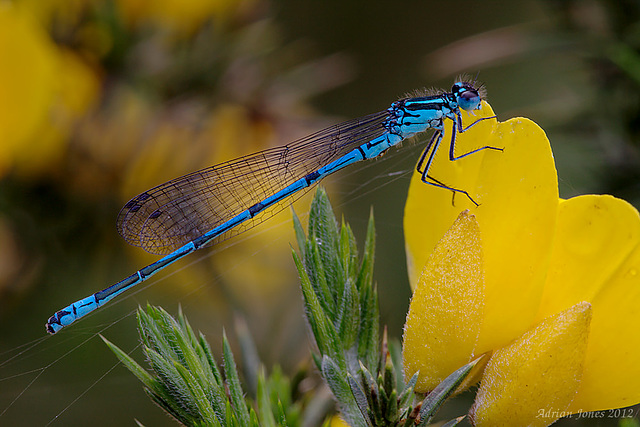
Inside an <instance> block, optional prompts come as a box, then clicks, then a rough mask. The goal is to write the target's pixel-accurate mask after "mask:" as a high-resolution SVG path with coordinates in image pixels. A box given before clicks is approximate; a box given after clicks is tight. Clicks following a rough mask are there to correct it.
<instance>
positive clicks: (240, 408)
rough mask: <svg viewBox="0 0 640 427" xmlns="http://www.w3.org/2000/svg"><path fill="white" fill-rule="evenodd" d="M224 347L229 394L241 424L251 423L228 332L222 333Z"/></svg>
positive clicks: (225, 372)
mask: <svg viewBox="0 0 640 427" xmlns="http://www.w3.org/2000/svg"><path fill="white" fill-rule="evenodd" d="M222 348H223V361H224V374H225V377H226V378H227V385H228V386H229V395H230V397H231V403H232V404H233V407H234V408H235V414H236V416H237V417H238V421H240V423H241V425H248V424H249V412H248V410H247V403H246V402H245V400H244V394H243V392H242V387H241V386H240V378H238V369H237V368H236V362H235V360H233V353H232V352H231V347H230V346H229V341H228V340H227V334H226V333H225V332H224V331H223V333H222Z"/></svg>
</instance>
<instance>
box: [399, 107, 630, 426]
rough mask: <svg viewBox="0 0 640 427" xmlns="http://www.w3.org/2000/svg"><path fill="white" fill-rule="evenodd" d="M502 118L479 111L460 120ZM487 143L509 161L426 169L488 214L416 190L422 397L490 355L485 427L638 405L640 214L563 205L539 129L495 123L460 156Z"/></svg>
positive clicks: (620, 204) (481, 407)
mask: <svg viewBox="0 0 640 427" xmlns="http://www.w3.org/2000/svg"><path fill="white" fill-rule="evenodd" d="M492 115H494V113H493V111H492V110H491V108H490V107H489V105H488V104H486V103H483V109H482V110H481V112H480V114H479V115H477V116H475V117H474V116H468V115H466V114H464V117H463V122H464V124H465V126H468V125H469V124H470V123H472V122H473V121H475V120H477V119H478V118H479V117H489V116H492ZM450 131H451V125H450V124H449V126H448V128H447V130H446V132H445V134H446V135H451V133H450ZM485 145H488V146H493V147H500V148H504V152H498V151H494V150H484V151H481V152H479V153H477V154H473V155H471V156H468V157H466V158H464V159H461V160H458V161H455V162H449V161H448V159H446V158H443V159H441V160H440V161H438V160H437V161H436V163H434V167H433V169H432V170H431V171H430V175H431V176H434V177H435V178H437V179H438V180H440V181H442V182H444V183H446V184H447V185H449V186H451V187H454V188H458V189H463V190H466V191H468V192H469V194H470V195H471V197H473V199H474V200H475V201H476V202H478V203H479V206H475V205H474V204H473V203H472V202H471V201H470V200H469V199H468V198H467V197H466V196H464V195H460V194H456V195H455V196H454V197H453V199H452V194H451V192H448V191H445V190H442V189H438V188H435V187H432V186H429V185H426V184H424V183H422V182H420V176H419V175H418V174H414V177H413V179H412V183H411V187H410V189H409V196H408V198H407V204H406V207H405V240H406V246H407V257H408V264H409V274H410V281H411V284H412V287H413V288H414V290H415V293H414V296H413V298H412V302H411V307H410V310H409V314H408V316H407V323H406V326H405V334H404V358H405V373H406V374H407V375H413V373H415V372H418V371H419V372H420V378H419V381H418V386H417V390H419V391H428V390H430V389H432V388H434V387H435V385H437V384H438V382H440V381H441V380H442V379H444V378H445V377H446V376H447V375H449V374H450V373H451V372H452V371H453V370H455V369H456V368H458V367H460V366H461V365H462V364H464V363H466V362H468V361H470V360H473V359H474V358H476V357H477V356H479V355H481V354H484V353H487V352H493V353H492V357H491V359H490V360H489V361H488V364H487V366H486V368H485V369H484V373H478V376H480V374H481V375H482V380H481V385H480V390H479V391H478V395H477V398H476V402H475V404H474V408H473V411H472V418H473V421H474V422H475V424H476V425H525V424H527V425H528V424H530V425H548V424H550V423H552V422H553V421H555V420H556V419H558V418H560V417H562V416H566V415H569V414H575V413H581V412H588V411H596V410H604V409H610V408H618V407H623V406H629V405H632V404H635V403H638V402H640V391H638V388H637V387H635V385H636V383H637V382H638V380H639V379H640V366H639V365H640V364H638V363H637V362H638V360H637V357H634V354H637V353H638V352H637V350H638V348H637V347H638V343H640V328H637V327H634V319H635V318H637V313H638V311H640V309H639V308H638V307H640V304H639V303H640V286H638V285H639V284H640V276H639V275H638V272H639V271H640V217H639V216H638V213H637V211H636V210H635V209H634V208H633V207H632V206H630V205H629V204H628V203H626V202H624V201H622V200H619V199H615V198H613V197H610V196H582V197H576V198H573V199H570V200H566V201H564V200H560V199H559V198H558V193H557V178H556V172H555V166H554V162H553V156H552V153H551V149H550V147H549V142H548V140H547V138H546V136H545V134H544V132H543V131H542V130H541V129H540V128H539V127H538V126H537V125H536V124H535V123H533V122H531V121H530V120H527V119H522V118H515V119H511V120H509V121H507V122H504V123H499V122H497V120H495V119H490V120H485V121H483V122H481V123H479V124H478V125H476V126H475V127H474V128H472V129H471V130H469V131H468V132H466V133H464V134H462V135H458V138H457V140H456V153H457V154H458V155H460V154H461V153H465V152H468V151H470V150H472V149H474V148H477V147H481V146H485ZM443 156H448V153H447V152H446V150H442V153H439V156H438V157H439V158H441V157H443ZM466 210H468V212H467V211H466ZM456 218H457V219H456ZM452 224H453V225H452ZM443 236H444V237H443ZM422 266H424V269H422V270H420V268H421V267H422Z"/></svg>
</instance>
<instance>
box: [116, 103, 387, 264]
mask: <svg viewBox="0 0 640 427" xmlns="http://www.w3.org/2000/svg"><path fill="white" fill-rule="evenodd" d="M386 118H387V112H386V111H383V112H379V113H375V114H371V115H369V116H365V117H361V118H359V119H354V120H350V121H347V122H344V123H341V124H337V125H334V126H330V127H328V128H326V129H323V130H321V131H318V132H316V133H314V134H312V135H309V136H307V137H305V138H302V139H299V140H297V141H295V142H292V143H290V144H288V145H285V146H282V147H278V148H272V149H268V150H264V151H260V152H258V153H255V154H252V155H249V156H244V157H239V158H237V159H235V160H231V161H228V162H225V163H221V164H218V165H215V166H211V167H208V168H206V169H202V170H199V171H196V172H192V173H189V174H187V175H184V176H182V177H180V178H176V179H173V180H171V181H168V182H166V183H164V184H162V185H159V186H157V187H154V188H152V189H150V190H148V191H145V192H144V193H141V194H139V195H138V196H136V197H134V198H133V199H131V200H130V201H129V202H128V203H127V204H126V205H124V207H123V208H122V210H121V211H120V213H119V214H118V221H117V227H118V231H119V232H120V234H121V235H122V237H123V238H124V239H125V240H126V241H127V242H129V243H130V244H132V245H135V246H140V247H142V248H143V249H144V250H146V251H148V252H151V253H158V254H167V253H170V252H172V251H174V250H175V249H177V248H179V247H181V246H183V245H184V244H186V243H188V242H190V241H191V240H193V239H195V238H196V237H199V236H201V235H203V234H204V233H206V232H207V231H209V230H211V229H213V228H215V227H217V226H218V225H220V224H223V223H225V222H226V221H228V220H230V219H231V218H233V217H235V216H236V215H238V214H240V213H241V212H243V211H245V210H246V209H248V208H249V207H250V206H252V205H254V204H255V203H257V202H259V201H261V200H264V199H265V198H267V197H268V196H271V195H273V194H274V193H276V192H277V191H279V190H281V189H283V188H285V187H287V186H288V185H290V184H292V183H293V182H295V181H296V180H298V179H300V178H302V177H303V176H305V175H307V174H308V173H311V172H313V171H315V170H317V169H319V168H320V167H322V166H324V165H326V164H328V163H330V162H331V161H333V160H335V159H338V158H340V157H341V156H343V155H344V154H346V153H348V152H349V151H351V150H353V149H354V148H355V147H357V146H359V145H361V144H363V143H365V142H367V141H369V140H371V139H374V138H377V137H378V136H380V135H382V134H383V133H384V132H385V131H386V130H385V128H384V127H383V123H384V121H385V119H386ZM299 193H300V194H295V195H294V196H293V197H292V198H291V199H290V200H288V201H286V202H284V201H283V202H282V203H279V204H276V205H274V206H272V207H271V208H270V209H266V210H265V211H264V212H262V213H261V214H259V215H256V216H255V217H254V218H252V219H251V220H248V221H246V222H244V223H242V224H240V225H238V226H237V227H235V228H233V229H231V230H229V231H227V232H226V233H224V234H222V235H221V236H219V237H218V238H216V239H215V240H214V241H213V242H212V243H217V242H219V241H221V240H224V239H225V238H228V237H231V236H234V235H237V234H239V233H241V232H243V231H246V230H247V229H249V228H251V227H253V226H255V225H257V224H258V223H259V222H261V221H263V220H265V219H266V218H268V217H270V216H273V215H274V214H275V213H277V212H279V211H281V210H282V209H284V208H285V207H286V206H288V205H289V204H290V202H291V201H292V200H293V199H295V198H298V197H300V196H301V195H302V194H303V192H302V191H301V192H299Z"/></svg>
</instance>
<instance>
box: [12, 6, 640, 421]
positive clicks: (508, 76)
mask: <svg viewBox="0 0 640 427" xmlns="http://www.w3.org/2000/svg"><path fill="white" fill-rule="evenodd" d="M639 12H640V6H639V5H638V3H637V2H636V1H613V0H611V1H606V0H600V1H598V0H593V1H542V0H525V1H520V2H507V1H484V2H478V1H459V2H455V3H454V2H436V1H405V2H395V3H393V2H361V1H341V2H337V1H332V0H328V1H323V2H301V1H295V0H283V1H267V0H209V1H207V0H188V1H180V0H163V1H151V0H131V1H127V0H114V1H97V0H95V1H92V0H72V1H63V0H24V1H15V2H11V1H3V2H0V53H1V55H0V82H2V83H1V84H0V322H1V323H0V354H1V355H0V425H45V424H48V423H51V424H52V425H56V424H66V425H87V424H91V425H94V426H98V425H133V423H134V421H133V419H134V418H136V419H138V420H140V421H141V422H142V423H144V424H145V425H158V424H160V425H162V424H169V423H171V421H170V420H169V418H167V417H166V416H165V415H164V414H163V413H162V411H161V410H160V409H158V408H157V407H155V406H154V405H153V404H152V403H151V401H150V400H149V399H148V398H147V397H146V396H145V394H144V392H143V391H142V388H141V386H140V384H139V383H138V382H137V380H136V379H135V378H134V377H133V376H132V375H130V374H129V373H128V372H126V371H125V370H124V369H123V368H122V367H120V366H117V363H116V360H115V357H114V356H113V355H112V354H111V353H110V352H109V351H108V349H107V348H106V347H105V346H104V344H103V343H102V341H101V340H100V339H99V338H98V337H97V333H102V334H104V335H105V336H107V337H108V338H109V339H110V340H111V341H113V342H114V343H116V344H118V345H120V346H121V347H122V348H123V349H129V350H132V351H133V352H134V354H136V355H138V356H139V355H140V352H139V349H137V348H136V344H137V339H136V338H137V334H136V331H135V322H134V317H133V316H132V315H131V314H132V313H133V312H134V310H135V308H136V307H137V306H138V304H146V302H147V301H148V302H150V303H153V304H156V305H162V306H164V307H165V308H166V309H167V310H169V311H170V312H174V313H175V312H176V310H177V307H178V304H181V305H182V307H183V309H184V311H185V313H186V315H187V316H188V318H189V319H190V321H191V323H192V325H193V326H194V328H197V329H200V330H202V331H203V332H204V333H205V334H206V335H207V337H208V338H209V341H210V343H211V345H212V347H213V348H214V350H216V351H217V349H219V345H220V335H221V332H222V328H223V327H224V328H226V329H227V330H228V331H230V334H231V336H233V316H234V314H241V315H242V316H244V317H245V318H246V319H247V322H248V324H249V328H250V330H251V333H252V334H253V335H254V337H255V340H256V343H257V346H258V351H259V353H260V356H261V357H262V359H263V361H264V362H265V363H266V364H267V366H269V365H272V364H274V363H279V364H281V365H283V366H284V368H285V371H287V372H292V371H293V370H294V369H295V367H296V366H298V365H299V364H300V363H303V361H304V360H306V358H307V356H308V350H307V347H308V344H307V342H308V339H307V333H306V330H305V327H306V325H305V323H304V321H303V319H302V310H301V302H300V301H301V298H300V295H299V291H298V287H297V286H298V283H297V275H296V273H295V270H294V268H293V263H292V261H291V254H290V244H292V243H293V242H294V238H293V234H292V231H291V225H290V224H291V223H290V214H289V213H283V214H281V215H279V216H277V217H276V218H273V219H272V220H270V221H268V222H267V223H265V224H263V225H261V226H259V227H257V228H255V229H254V230H252V231H251V232H249V233H245V234H243V235H241V236H238V237H237V238H235V239H232V240H229V241H226V242H224V243H223V244H221V245H220V246H217V247H215V248H213V249H209V250H204V251H202V252H201V253H197V254H194V255H192V256H190V257H189V258H188V259H187V260H185V261H183V262H181V263H178V264H179V265H177V266H175V267H174V268H171V269H169V270H168V271H166V272H163V273H161V274H159V275H158V276H155V277H154V278H153V279H151V280H149V281H148V282H146V283H145V284H144V285H143V286H141V289H139V290H137V291H136V292H134V293H131V294H129V295H127V296H126V297H125V298H124V299H123V300H122V301H120V302H118V303H116V304H112V305H110V306H108V307H107V308H104V309H102V310H100V311H98V312H97V313H95V314H94V315H91V316H89V317H88V318H87V319H84V320H83V321H81V322H79V323H78V324H75V325H74V326H73V327H71V328H69V330H67V331H64V332H63V333H61V334H59V335H57V336H55V337H45V334H44V323H45V321H46V319H47V318H48V317H49V316H50V315H51V314H52V313H53V312H54V311H56V310H58V309H60V308H62V307H63V306H66V305H67V304H69V303H70V302H72V301H75V300H76V299H78V298H81V297H84V296H86V295H89V294H91V293H92V292H95V291H97V290H99V289H102V288H103V287H105V286H107V285H109V284H111V283H113V282H115V281H118V280H120V279H121V278H123V277H125V276H126V275H128V274H130V273H132V272H133V271H134V270H136V269H137V268H140V267H142V266H144V265H146V264H148V263H149V262H152V261H153V260H155V259H157V257H155V256H151V255H149V254H145V253H143V251H142V250H140V249H137V248H130V247H128V246H127V245H126V244H125V243H124V242H123V241H122V240H121V239H120V237H119V236H118V234H117V231H116V230H115V227H114V224H115V218H116V216H117V213H118V210H119V208H120V207H121V206H122V205H123V204H124V203H125V202H126V201H127V200H128V199H129V198H131V197H133V196H135V195H136V194H138V193H139V192H141V191H144V190H146V189H148V188H150V187H152V186H154V185H157V184H160V183H162V182H164V181H166V180H169V179H171V178H174V177H176V176H179V175H181V174H184V173H187V172H190V171H193V170H196V169H198V168H202V167H206V166H209V165H212V164H215V163H218V162H221V161H225V160H228V159H231V158H234V157H236V156H240V155H244V154H249V153H251V152H254V151H257V150H260V149H264V148H267V147H271V146H276V145H281V144H285V143H287V142H290V141H292V140H294V139H295V138H298V137H302V136H305V135H306V134H308V133H311V132H313V131H314V130H318V129H320V128H322V127H324V126H326V125H329V124H332V123H336V122H337V121H339V120H342V119H347V118H353V117H357V116H361V115H365V114H368V113H371V112H375V111H378V110H381V109H385V108H387V107H388V105H389V104H390V103H391V102H393V101H394V100H396V99H397V98H398V97H401V96H402V95H403V94H405V93H406V92H409V91H411V90H414V89H417V88H422V87H424V86H427V87H430V86H435V87H443V88H449V87H450V86H451V83H452V82H453V80H454V77H455V76H456V75H457V74H459V73H462V72H468V73H471V74H472V75H475V74H476V73H479V79H480V80H481V81H483V82H485V83H486V85H487V88H488V91H489V102H490V103H491V104H492V106H493V109H494V110H495V111H496V113H497V114H498V118H499V119H500V120H505V119H508V118H510V117H513V116H517V115H521V116H525V117H529V118H531V119H533V120H534V121H535V122H537V123H538V124H539V125H540V126H541V127H542V128H543V129H545V131H546V132H547V134H548V136H549V139H550V140H551V143H552V146H553V149H554V154H555V157H556V162H557V167H558V173H559V179H560V191H561V195H562V196H563V197H569V196H572V195H576V194H584V193H610V194H613V195H616V196H618V197H622V198H625V199H626V200H628V201H630V202H631V203H633V204H634V205H635V206H640V186H639V185H640V168H639V163H640V157H639V156H638V142H639V141H640V138H639V135H638V133H639V131H640V116H639V114H638V113H639V109H640V57H639V56H638V54H639V51H638V48H639V47H640V20H639V18H640V13H639ZM420 149H421V146H420V145H419V144H417V145H413V146H409V147H405V148H403V149H401V150H397V151H394V152H393V153H389V154H387V155H386V156H385V157H384V158H383V159H382V160H376V161H372V162H369V163H368V164H366V165H363V166H362V167H360V168H357V167H356V168H352V169H349V170H347V171H345V172H343V173H340V174H339V175H338V176H336V177H332V178H330V179H328V180H327V181H325V182H324V183H323V185H326V186H327V188H328V191H329V194H330V197H331V199H332V201H333V203H334V207H336V209H337V211H338V212H339V213H341V214H343V215H344V216H345V218H346V219H347V220H348V221H349V222H350V223H351V225H352V226H353V228H354V230H355V233H356V236H358V237H359V238H360V239H362V238H363V236H364V229H365V225H366V221H367V218H368V213H369V209H370V207H371V206H373V209H374V212H375V216H376V224H377V230H378V234H377V235H378V240H377V243H378V245H377V254H376V255H377V258H376V281H377V283H378V287H379V292H380V295H381V297H380V301H381V314H382V319H383V322H384V323H385V324H388V325H389V328H390V334H391V335H392V336H394V337H397V338H399V337H400V336H401V333H402V325H403V322H404V315H405V313H406V309H407V306H408V301H409V297H410V293H409V287H408V282H407V277H406V267H405V257H404V243H403V238H402V227H401V224H402V211H403V205H404V198H405V196H406V191H407V188H408V183H409V176H410V172H411V169H412V167H413V164H414V163H415V161H416V159H417V156H418V155H419V152H420ZM305 203H306V202H305V201H304V200H302V201H301V203H300V204H297V205H296V206H297V211H298V212H299V213H300V214H301V215H302V216H303V217H304V213H305V209H306V205H305ZM434 208H437V207H434ZM427 226H428V224H427ZM461 411H462V410H459V411H458V412H456V410H455V409H452V410H451V412H450V413H445V414H442V416H443V417H447V416H455V415H459V414H460V413H462V412H461ZM612 422H613V421H612ZM613 423H614V424H615V422H613ZM577 424H578V422H576V421H571V420H563V421H561V422H560V423H558V425H577ZM585 425H605V424H603V423H602V421H598V424H596V423H595V422H594V421H591V424H589V423H588V422H585Z"/></svg>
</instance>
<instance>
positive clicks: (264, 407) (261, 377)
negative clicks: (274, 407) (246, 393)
mask: <svg viewBox="0 0 640 427" xmlns="http://www.w3.org/2000/svg"><path fill="white" fill-rule="evenodd" d="M257 392H258V393H257V403H258V414H259V416H258V419H259V420H260V425H262V426H263V427H275V426H276V420H275V418H274V417H273V413H272V412H271V401H270V399H269V397H270V396H269V395H270V394H271V393H270V391H269V388H268V385H267V380H266V378H265V373H264V369H260V373H259V374H258V390H257Z"/></svg>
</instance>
